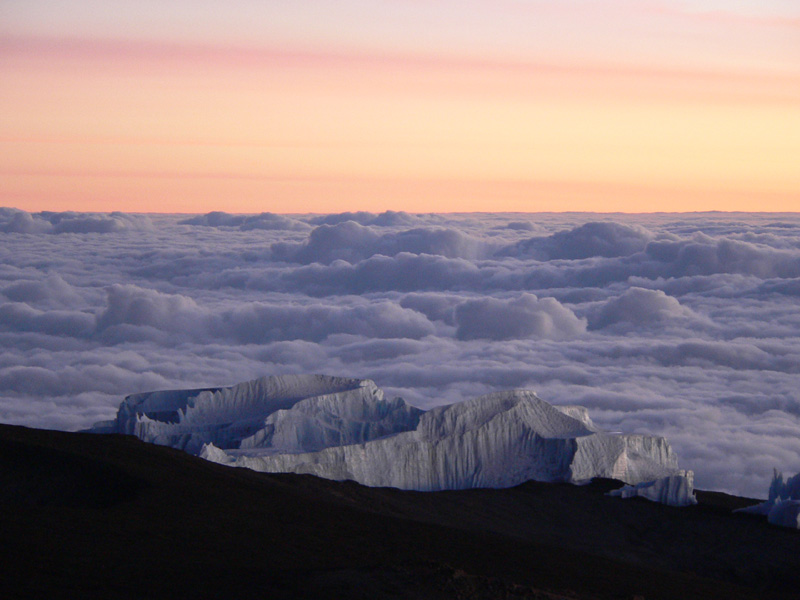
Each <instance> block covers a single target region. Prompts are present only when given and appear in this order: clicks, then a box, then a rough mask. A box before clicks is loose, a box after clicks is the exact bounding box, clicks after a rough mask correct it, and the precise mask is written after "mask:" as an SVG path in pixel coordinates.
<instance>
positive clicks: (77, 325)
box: [0, 302, 94, 337]
mask: <svg viewBox="0 0 800 600" xmlns="http://www.w3.org/2000/svg"><path fill="white" fill-rule="evenodd" d="M0 327H2V328H3V329H5V330H6V331H20V332H22V331H35V332H41V333H46V334H48V335H64V336H71V337H85V336H87V335H89V334H90V333H91V332H92V331H93V330H94V316H93V315H90V314H86V313H82V312H77V311H65V310H49V311H42V310H37V309H35V308H31V307H30V306H28V305H27V304H25V303H23V302H6V303H5V304H0Z"/></svg>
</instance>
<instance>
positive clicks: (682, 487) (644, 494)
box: [608, 470, 697, 506]
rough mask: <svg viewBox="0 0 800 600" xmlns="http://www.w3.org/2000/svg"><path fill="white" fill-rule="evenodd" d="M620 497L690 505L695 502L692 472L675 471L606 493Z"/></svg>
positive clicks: (674, 504)
mask: <svg viewBox="0 0 800 600" xmlns="http://www.w3.org/2000/svg"><path fill="white" fill-rule="evenodd" d="M608 495H609V496H618V497H620V498H646V499H647V500H651V501H653V502H658V503H659V504H666V505H668V506H691V505H693V504H697V498H696V497H695V495H694V472H692V471H683V470H681V471H676V472H675V473H673V474H672V475H669V476H667V477H661V478H659V479H655V480H653V481H645V482H642V483H637V484H636V485H626V486H624V487H622V488H620V489H618V490H613V491H611V492H609V493H608Z"/></svg>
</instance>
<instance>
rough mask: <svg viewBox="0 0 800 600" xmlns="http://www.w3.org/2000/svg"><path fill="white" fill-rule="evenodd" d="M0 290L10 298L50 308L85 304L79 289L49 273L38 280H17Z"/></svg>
mask: <svg viewBox="0 0 800 600" xmlns="http://www.w3.org/2000/svg"><path fill="white" fill-rule="evenodd" d="M0 292H1V293H2V294H3V295H4V296H5V297H6V298H8V299H9V300H14V301H16V302H27V303H28V304H34V305H37V306H45V307H49V308H56V307H63V306H70V307H72V306H78V305H81V304H83V298H82V297H81V296H80V294H79V293H78V292H77V290H76V289H75V288H74V287H72V286H71V285H70V284H68V283H67V282H66V281H64V279H63V278H62V277H61V276H59V275H47V276H45V277H44V278H42V279H36V280H23V281H16V282H14V283H12V284H10V285H7V286H5V287H2V288H0Z"/></svg>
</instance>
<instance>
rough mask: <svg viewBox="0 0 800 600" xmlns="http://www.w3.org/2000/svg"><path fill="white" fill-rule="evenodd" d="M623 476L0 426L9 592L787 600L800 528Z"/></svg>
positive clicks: (703, 495) (728, 502) (1, 528)
mask: <svg viewBox="0 0 800 600" xmlns="http://www.w3.org/2000/svg"><path fill="white" fill-rule="evenodd" d="M620 485H621V484H620V482H616V481H609V480H595V481H594V482H593V483H591V484H588V485H584V486H574V485H569V484H559V483H537V482H527V483H525V484H523V485H520V486H516V487H513V488H505V489H471V490H459V491H443V492H426V493H422V492H414V491H403V490H397V489H388V488H370V487H364V486H361V485H358V484H356V483H353V482H336V481H331V480H325V479H320V478H317V477H310V476H307V475H294V474H267V473H256V472H253V471H250V470H248V469H230V468H226V467H222V466H220V465H217V464H213V463H210V462H208V461H204V460H200V459H198V458H196V457H194V456H191V455H189V454H187V453H185V452H180V451H177V450H174V449H172V448H167V447H163V446H157V445H153V444H145V443H142V442H141V441H140V440H138V439H136V438H134V437H132V436H123V435H86V434H78V433H64V432H58V431H43V430H32V429H26V428H22V427H12V426H7V425H0V548H2V549H3V560H2V561H0V582H1V583H0V595H2V596H3V597H9V598H37V599H38V598H81V600H86V599H94V598H98V599H100V598H102V599H103V600H110V599H114V600H116V599H123V598H273V599H277V600H283V599H286V600H288V599H295V598H317V599H320V600H327V599H331V600H332V599H334V598H335V599H337V600H338V599H341V598H370V600H382V599H387V600H388V599H390V598H419V599H424V600H445V599H451V600H455V599H459V600H477V599H482V600H494V599H497V600H500V599H510V598H519V599H522V598H526V599H538V600H556V599H560V600H564V599H565V598H569V599H570V600H620V599H627V600H630V599H632V598H636V597H640V598H645V599H647V600H674V599H675V598H692V599H695V600H706V599H715V600H716V599H720V600H721V599H725V600H735V599H747V600H755V599H764V598H770V599H773V600H782V599H786V600H788V599H790V598H796V592H797V589H800V560H799V559H798V556H800V535H798V534H797V532H796V531H791V530H785V529H782V528H778V527H772V526H770V525H768V524H767V522H766V519H763V518H762V517H753V516H751V515H742V514H732V513H731V509H734V508H740V507H744V506H747V505H748V504H753V503H754V501H748V500H747V499H741V498H735V497H731V496H726V495H724V494H717V493H709V492H697V496H698V500H699V503H698V504H697V505H696V506H691V507H687V508H681V509H677V508H673V507H670V506H663V505H660V504H655V503H652V502H647V501H639V500H635V499H634V500H628V501H621V500H619V499H617V498H610V497H608V496H606V495H605V494H606V492H608V491H609V490H611V489H614V488H617V487H619V486H620Z"/></svg>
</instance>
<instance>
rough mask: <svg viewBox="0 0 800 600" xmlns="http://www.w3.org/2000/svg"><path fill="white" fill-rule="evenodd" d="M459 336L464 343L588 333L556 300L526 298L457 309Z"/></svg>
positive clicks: (471, 302) (478, 302) (486, 301)
mask: <svg viewBox="0 0 800 600" xmlns="http://www.w3.org/2000/svg"><path fill="white" fill-rule="evenodd" d="M455 321H456V325H457V330H456V335H457V336H458V338H459V339H462V340H474V339H481V338H485V339H490V340H510V339H519V338H546V339H563V338H569V337H574V336H576V335H580V334H581V333H583V332H585V331H586V320H585V319H579V318H578V317H576V316H575V313H574V312H572V311H571V310H570V309H568V308H567V307H565V306H564V305H562V304H561V303H560V302H558V300H555V299H554V298H542V299H539V298H537V297H536V296H534V295H533V294H522V295H521V296H519V297H517V298H512V299H510V300H501V299H497V298H479V299H475V300H467V301H466V302H464V303H462V304H459V305H458V306H456V308H455Z"/></svg>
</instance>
